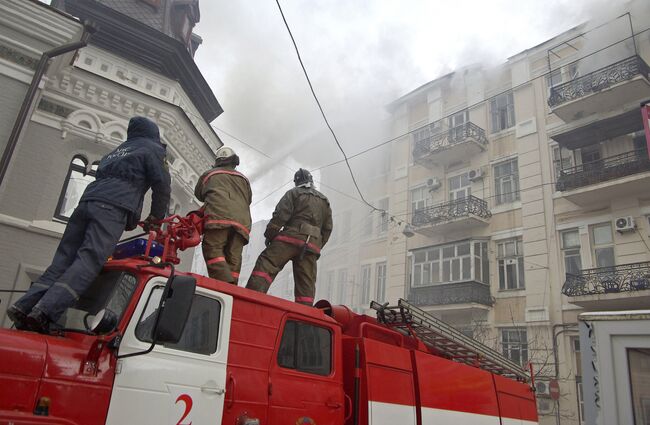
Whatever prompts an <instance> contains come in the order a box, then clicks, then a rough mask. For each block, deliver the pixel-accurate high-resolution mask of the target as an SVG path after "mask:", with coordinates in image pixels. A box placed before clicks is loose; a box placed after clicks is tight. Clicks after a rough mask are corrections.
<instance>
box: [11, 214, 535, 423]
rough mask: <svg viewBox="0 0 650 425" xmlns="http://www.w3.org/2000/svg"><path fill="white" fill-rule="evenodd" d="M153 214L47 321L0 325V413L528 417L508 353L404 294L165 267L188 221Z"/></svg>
mask: <svg viewBox="0 0 650 425" xmlns="http://www.w3.org/2000/svg"><path fill="white" fill-rule="evenodd" d="M166 222H167V224H166V226H165V227H164V230H163V231H162V232H160V233H159V234H156V233H151V234H150V235H149V239H148V240H135V241H131V242H129V243H127V245H121V246H118V248H117V249H116V253H115V255H114V256H113V258H112V259H110V260H109V261H108V262H107V263H106V265H105V267H104V269H103V272H102V273H101V275H100V276H99V277H98V278H97V279H96V281H95V282H94V283H93V285H92V287H91V288H90V289H89V290H88V292H87V293H85V294H84V295H83V296H82V297H81V298H80V299H79V300H78V302H77V303H76V305H74V306H73V307H71V308H69V309H68V310H67V311H66V313H65V314H64V316H63V317H62V318H61V320H60V321H59V323H58V328H57V329H56V330H54V331H52V332H51V333H50V334H47V335H44V334H37V333H33V332H28V331H18V330H13V329H2V330H0V424H13V425H18V424H21V425H24V424H57V425H73V424H74V425H99V424H111V425H129V424H134V425H135V424H137V425H161V424H165V425H167V424H169V425H191V424H193V425H202V424H229V425H267V424H269V425H280V424H282V425H287V424H289V425H293V424H296V425H303V424H304V425H325V424H327V425H339V424H340V425H343V424H346V425H353V424H354V425H366V424H367V425H383V424H386V425H389V424H390V425H394V424H400V425H407V424H413V425H421V424H431V425H433V424H435V425H444V424H452V425H461V424H476V425H484V424H485V425H488V424H494V425H514V424H517V425H524V424H525V425H530V424H536V423H537V422H538V418H537V411H536V402H535V394H534V390H533V388H534V385H533V384H534V383H533V382H532V380H531V377H530V376H529V375H528V374H527V373H526V372H525V371H524V370H523V369H522V368H521V367H520V366H519V365H517V364H515V363H513V362H511V361H510V360H508V359H506V358H505V357H503V356H502V355H501V354H499V353H497V352H495V351H493V350H491V349H489V348H488V347H485V346H483V345H481V344H479V343H477V342H476V341H474V340H472V339H470V338H468V337H467V336H465V335H464V334H462V333H460V332H459V331H457V330H455V329H453V328H451V327H450V326H448V325H446V324H445V323H443V322H441V321H439V320H437V319H435V318H434V317H432V316H430V315H428V314H427V313H425V312H424V311H422V310H420V309H418V308H417V307H415V306H412V305H410V304H409V303H407V302H406V301H404V300H400V301H399V303H398V304H397V305H395V306H389V305H379V304H377V303H373V304H372V308H373V309H374V310H376V312H377V317H376V318H374V317H370V316H366V315H359V314H355V313H353V312H352V311H350V310H349V309H348V308H347V307H345V306H333V305H330V304H329V303H328V302H327V301H320V302H318V303H317V304H316V306H315V308H313V307H307V306H303V305H299V304H295V303H293V302H289V301H286V300H283V299H279V298H276V297H273V296H269V295H265V294H261V293H257V292H253V291H250V290H247V289H245V288H241V287H237V286H233V285H229V284H226V283H224V282H219V281H216V280H213V279H210V278H207V277H205V276H200V275H196V274H191V273H180V272H176V271H175V269H174V265H175V264H178V261H179V260H178V257H177V255H176V254H177V251H178V250H182V249H186V248H189V247H192V246H196V245H198V243H199V241H200V236H201V225H200V221H199V220H197V218H196V217H194V216H192V214H190V215H188V216H187V217H180V216H172V217H169V218H168V219H166Z"/></svg>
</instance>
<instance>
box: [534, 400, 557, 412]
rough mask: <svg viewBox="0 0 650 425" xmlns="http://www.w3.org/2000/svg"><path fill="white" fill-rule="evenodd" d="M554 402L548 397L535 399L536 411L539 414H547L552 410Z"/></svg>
mask: <svg viewBox="0 0 650 425" xmlns="http://www.w3.org/2000/svg"><path fill="white" fill-rule="evenodd" d="M554 404H555V403H554V402H553V400H551V399H550V398H538V399H537V412H538V413H539V414H540V415H548V414H550V413H552V412H553V405H554Z"/></svg>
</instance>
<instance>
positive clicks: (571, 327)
mask: <svg viewBox="0 0 650 425" xmlns="http://www.w3.org/2000/svg"><path fill="white" fill-rule="evenodd" d="M577 326H578V324H577V323H566V324H561V325H553V365H554V368H555V379H556V380H557V381H558V382H559V379H560V356H559V355H558V352H557V349H558V346H557V337H558V336H560V335H561V334H563V333H566V332H575V331H576V330H577ZM557 328H562V330H561V331H559V332H555V330H556V329H557ZM555 423H556V425H560V398H559V397H558V399H557V400H556V401H555Z"/></svg>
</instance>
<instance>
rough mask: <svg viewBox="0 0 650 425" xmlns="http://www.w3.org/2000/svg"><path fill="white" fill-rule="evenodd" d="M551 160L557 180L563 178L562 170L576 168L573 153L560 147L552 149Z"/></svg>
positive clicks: (556, 146)
mask: <svg viewBox="0 0 650 425" xmlns="http://www.w3.org/2000/svg"><path fill="white" fill-rule="evenodd" d="M563 153H567V154H568V156H566V157H565V156H563ZM551 158H552V160H553V175H554V176H555V180H557V179H558V178H559V177H560V176H561V174H562V170H566V169H569V168H573V167H574V166H575V160H574V158H573V152H572V151H571V150H569V149H567V148H565V147H562V146H560V145H555V146H552V147H551Z"/></svg>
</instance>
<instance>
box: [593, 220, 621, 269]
mask: <svg viewBox="0 0 650 425" xmlns="http://www.w3.org/2000/svg"><path fill="white" fill-rule="evenodd" d="M605 226H608V227H609V234H610V236H611V239H610V242H608V243H604V244H596V236H595V234H594V230H595V229H596V228H599V227H605ZM612 227H613V226H612V222H611V221H604V222H602V223H595V224H592V225H591V226H589V240H590V242H591V256H592V261H593V264H594V267H596V268H601V267H614V266H615V265H616V248H615V246H616V242H615V241H614V233H613V228H612ZM605 249H611V252H612V264H611V266H607V265H605V266H603V265H600V264H598V254H597V251H598V250H605Z"/></svg>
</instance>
